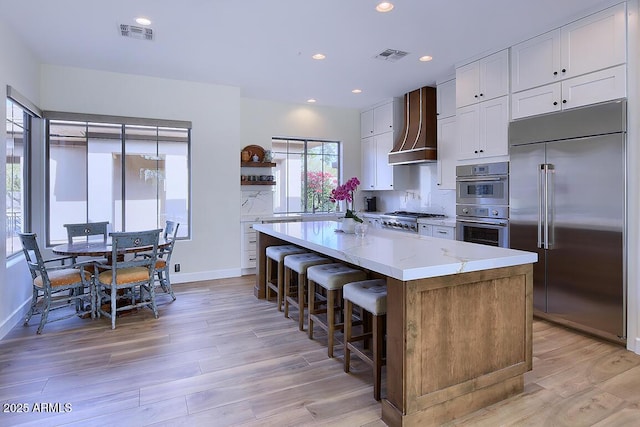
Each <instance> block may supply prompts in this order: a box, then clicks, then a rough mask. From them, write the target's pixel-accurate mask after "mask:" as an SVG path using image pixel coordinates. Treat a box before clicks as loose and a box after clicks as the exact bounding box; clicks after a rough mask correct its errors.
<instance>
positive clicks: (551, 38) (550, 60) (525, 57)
mask: <svg viewBox="0 0 640 427" xmlns="http://www.w3.org/2000/svg"><path fill="white" fill-rule="evenodd" d="M560 62H561V61H560V30H559V29H558V30H555V31H550V32H548V33H545V34H542V35H540V36H538V37H535V38H533V39H531V40H527V41H526V42H523V43H520V44H517V45H515V46H513V47H512V48H511V90H512V91H513V92H518V91H521V90H524V89H529V88H532V87H536V86H541V85H545V84H547V83H551V82H553V81H555V80H559V79H560V77H559V74H558V72H559V69H560Z"/></svg>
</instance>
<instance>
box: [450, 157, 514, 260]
mask: <svg viewBox="0 0 640 427" xmlns="http://www.w3.org/2000/svg"><path fill="white" fill-rule="evenodd" d="M508 205H509V163H508V162H498V163H485V164H480V165H464V166H458V167H456V236H457V239H458V240H461V241H464V242H472V243H481V244H484V245H491V246H499V247H503V248H506V247H508V246H509V206H508Z"/></svg>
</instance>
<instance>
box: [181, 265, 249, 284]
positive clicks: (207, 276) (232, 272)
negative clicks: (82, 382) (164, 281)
mask: <svg viewBox="0 0 640 427" xmlns="http://www.w3.org/2000/svg"><path fill="white" fill-rule="evenodd" d="M241 275H242V271H241V269H240V268H229V269H226V270H214V271H199V272H197V273H171V283H172V284H174V283H176V284H177V283H187V282H201V281H203V280H213V279H227V278H229V277H240V276H241Z"/></svg>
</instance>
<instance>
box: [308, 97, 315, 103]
mask: <svg viewBox="0 0 640 427" xmlns="http://www.w3.org/2000/svg"><path fill="white" fill-rule="evenodd" d="M307 102H308V103H309V104H313V103H314V102H316V100H315V99H313V98H310V99H307Z"/></svg>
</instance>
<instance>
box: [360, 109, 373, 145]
mask: <svg viewBox="0 0 640 427" xmlns="http://www.w3.org/2000/svg"><path fill="white" fill-rule="evenodd" d="M369 136H373V108H372V109H370V110H365V111H363V112H361V113H360V138H367V137H369Z"/></svg>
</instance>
